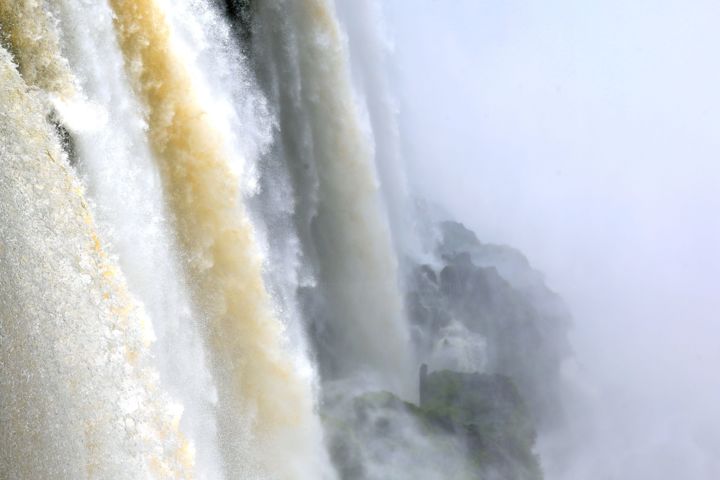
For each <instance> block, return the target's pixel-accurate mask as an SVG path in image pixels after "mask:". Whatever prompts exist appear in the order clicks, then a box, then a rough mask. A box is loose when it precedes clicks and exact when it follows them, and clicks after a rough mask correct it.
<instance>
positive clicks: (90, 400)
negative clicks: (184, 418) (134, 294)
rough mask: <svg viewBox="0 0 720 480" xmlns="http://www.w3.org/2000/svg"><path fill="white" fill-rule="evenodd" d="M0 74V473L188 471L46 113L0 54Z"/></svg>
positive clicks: (142, 319) (117, 281) (141, 322)
mask: <svg viewBox="0 0 720 480" xmlns="http://www.w3.org/2000/svg"><path fill="white" fill-rule="evenodd" d="M18 51H22V50H21V49H20V48H19V49H18ZM0 75H1V77H2V89H0V105H2V115H0V133H1V134H2V137H3V143H2V150H0V160H1V161H2V169H0V200H1V201H0V205H2V210H1V211H2V217H1V218H2V222H0V239H1V241H0V269H1V271H2V282H0V306H1V307H2V310H1V311H2V316H1V317H0V338H2V342H0V365H2V375H1V376H0V395H1V397H0V398H1V401H0V424H1V425H2V429H1V430H0V443H1V444H2V449H0V476H2V477H3V478H88V477H91V478H118V479H122V478H141V477H144V476H148V475H150V474H155V475H158V476H171V477H183V476H185V477H189V476H190V475H189V471H187V470H186V469H189V468H191V466H192V454H191V452H190V450H189V448H188V445H187V444H186V442H185V441H184V439H183V437H182V436H181V435H180V434H179V433H178V432H177V421H178V413H179V412H178V411H176V410H177V409H175V408H173V407H172V404H171V403H170V402H169V400H168V399H167V398H166V396H165V395H164V394H163V393H162V392H161V391H160V390H159V388H158V385H157V377H156V374H155V373H153V371H152V370H151V369H149V367H148V365H147V362H148V357H147V344H148V341H149V339H148V332H149V329H150V328H151V325H150V324H149V320H148V319H147V318H146V316H145V313H144V312H143V310H142V309H141V308H140V307H139V305H137V303H136V302H135V301H134V300H133V299H132V298H131V296H130V295H129V294H128V292H127V291H126V289H125V285H124V279H123V275H122V274H121V273H120V272H119V270H118V268H117V265H116V264H115V262H114V261H113V260H112V259H111V258H109V257H108V256H107V255H106V253H105V249H104V247H103V244H102V241H101V240H100V239H99V238H98V236H97V233H96V231H95V227H94V222H93V219H92V216H91V214H90V212H89V210H88V207H87V204H86V202H85V200H84V198H83V190H82V187H81V185H80V184H79V183H78V182H77V180H76V179H75V177H74V175H73V174H72V172H71V171H70V170H69V166H68V163H67V158H66V155H65V154H64V153H63V152H62V150H61V148H60V144H59V142H58V140H57V139H56V137H55V134H54V132H53V130H52V127H51V126H50V125H49V124H48V123H47V122H46V115H47V113H48V111H49V105H48V104H47V102H46V100H44V99H43V95H42V94H41V92H38V91H36V90H33V89H30V88H28V86H27V85H26V84H25V82H24V81H23V80H22V79H21V78H20V75H19V74H18V72H17V70H16V68H15V65H14V64H13V62H12V59H11V57H10V55H9V54H8V52H7V51H5V50H2V51H0ZM174 410H175V411H174Z"/></svg>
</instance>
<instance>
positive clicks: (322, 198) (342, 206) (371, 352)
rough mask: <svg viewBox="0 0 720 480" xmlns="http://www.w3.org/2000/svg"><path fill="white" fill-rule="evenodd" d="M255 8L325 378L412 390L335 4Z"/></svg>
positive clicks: (375, 185) (388, 246) (368, 143)
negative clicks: (310, 277)
mask: <svg viewBox="0 0 720 480" xmlns="http://www.w3.org/2000/svg"><path fill="white" fill-rule="evenodd" d="M256 8H257V11H256V12H255V15H256V17H257V18H258V22H257V24H256V25H255V30H254V31H253V32H252V37H253V42H254V56H255V59H256V62H258V64H259V65H258V67H257V68H258V71H259V72H260V73H259V76H260V80H261V83H262V84H263V85H264V88H265V90H266V92H267V94H268V97H269V98H270V99H271V101H272V102H273V103H274V105H275V108H276V113H277V115H278V118H279V122H280V130H281V144H280V146H279V147H278V149H277V150H276V152H275V154H276V155H278V156H280V157H282V159H283V160H282V161H283V162H285V164H286V165H287V168H288V169H289V171H290V172H291V175H292V177H293V182H294V185H295V191H296V197H295V204H296V205H297V210H296V211H297V215H296V217H295V222H296V223H297V228H298V232H299V237H300V239H301V241H302V242H303V243H304V245H305V251H304V253H305V261H306V262H307V263H309V264H310V265H313V266H314V276H315V278H316V281H317V282H318V283H319V285H320V288H319V290H320V291H322V292H324V294H323V296H322V298H314V299H312V300H311V301H309V302H308V301H306V303H310V307H309V308H308V311H309V312H310V316H311V317H314V318H315V323H314V325H313V327H312V328H313V329H314V332H315V339H316V343H317V349H318V352H319V361H320V363H321V366H322V367H324V370H325V371H326V376H327V377H328V378H329V379H342V378H345V377H347V376H348V375H357V374H359V375H363V376H366V377H369V378H370V379H371V380H370V381H371V382H379V384H380V385H383V386H384V387H385V388H390V389H393V390H395V391H400V392H402V393H404V394H406V395H408V396H412V395H413V393H412V391H413V388H412V384H413V382H412V378H413V374H412V373H411V364H412V359H411V355H410V350H409V342H408V334H407V326H406V323H405V316H404V311H403V304H402V300H401V296H400V293H399V286H398V285H399V284H398V282H399V280H398V274H397V260H396V257H395V254H394V250H393V244H392V236H391V233H390V226H389V221H388V218H387V216H386V214H385V210H384V208H383V204H382V194H381V191H380V185H379V181H378V176H377V172H376V167H375V163H374V153H375V152H374V146H373V143H372V139H371V137H370V132H369V131H367V129H364V128H363V123H362V120H361V111H360V108H359V106H358V103H357V98H356V97H355V95H354V93H353V90H352V82H351V77H350V62H349V58H348V55H347V45H346V42H345V37H344V34H343V32H342V30H341V29H340V25H339V23H338V21H337V19H336V18H335V12H334V6H333V4H332V3H331V2H328V1H325V0H303V1H297V2H295V1H280V2H270V3H261V4H259V5H258V6H257V7H256ZM318 318H322V320H318ZM379 332H382V334H381V335H378V333H379Z"/></svg>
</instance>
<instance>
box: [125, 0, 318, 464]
mask: <svg viewBox="0 0 720 480" xmlns="http://www.w3.org/2000/svg"><path fill="white" fill-rule="evenodd" d="M111 6H112V7H113V9H114V12H115V14H116V17H115V24H116V28H117V31H118V35H119V39H120V45H121V48H122V50H123V52H124V55H125V58H126V65H127V67H128V72H129V75H130V78H131V81H132V82H133V84H134V87H135V89H136V91H137V93H138V95H139V96H140V98H141V99H142V100H143V101H144V103H145V104H146V106H147V122H148V135H149V138H150V143H151V145H152V147H153V150H154V151H155V153H156V155H157V157H158V160H159V163H160V170H161V172H162V176H163V180H164V187H165V190H166V192H167V197H168V201H169V204H170V207H171V209H172V210H173V212H174V215H175V224H176V229H177V232H178V237H179V239H180V242H181V243H182V245H183V248H184V249H185V251H186V254H187V259H186V261H187V270H188V274H189V275H190V277H191V285H192V288H193V290H194V292H193V293H194V297H195V301H196V302H197V304H198V305H199V306H200V309H201V310H202V311H203V312H204V314H205V316H206V322H207V325H206V327H205V328H206V335H207V338H208V345H209V349H210V351H211V352H212V353H211V355H210V357H211V361H212V364H213V370H214V374H215V377H216V384H217V388H218V394H219V400H218V409H219V414H220V415H222V416H223V418H237V421H236V422H223V423H221V424H220V432H219V434H220V446H221V449H222V450H223V453H224V459H225V464H226V467H227V469H228V473H230V474H232V475H238V474H243V475H247V474H248V472H255V471H256V469H259V470H260V471H263V470H270V471H274V472H275V475H278V476H280V477H281V478H324V477H326V476H329V475H330V470H329V469H328V468H327V467H326V462H324V461H323V455H322V448H321V447H322V443H321V441H320V438H321V432H320V425H319V422H318V420H317V418H316V417H315V416H314V414H313V397H312V392H311V390H310V388H309V384H308V383H307V382H306V381H303V379H302V378H301V377H299V376H298V374H297V371H296V369H295V368H294V366H293V364H292V361H291V358H288V356H287V354H286V352H285V351H284V350H283V348H282V347H283V345H282V343H283V342H282V324H281V322H279V321H278V320H277V319H276V318H274V316H273V311H272V308H271V306H270V304H269V303H270V302H269V300H270V299H269V297H268V294H267V291H266V289H265V286H264V284H263V277H262V271H261V262H260V258H259V256H258V253H257V251H256V247H255V244H254V238H253V230H252V227H251V225H250V224H249V221H248V218H247V215H246V214H245V212H244V209H243V207H242V205H241V204H240V203H239V192H238V183H237V178H236V176H235V175H234V174H233V171H232V169H231V168H230V163H229V160H228V159H229V158H230V156H231V152H230V151H229V150H228V149H227V141H226V139H225V138H223V136H222V135H221V132H220V131H219V130H218V129H217V128H215V126H214V124H213V119H211V118H207V113H206V112H205V110H204V109H203V106H202V104H201V103H200V101H199V99H198V98H197V97H196V96H195V94H194V86H193V81H192V78H191V76H190V75H189V73H188V71H187V70H186V68H185V67H184V65H183V64H182V62H181V61H180V57H179V54H180V53H179V52H178V51H176V50H175V46H174V45H173V43H172V38H171V32H170V28H169V24H168V22H167V19H166V15H165V12H164V11H163V8H162V6H161V5H160V4H159V3H156V2H154V1H152V0H147V1H138V2H126V1H121V0H116V1H112V2H111ZM243 420H244V421H243ZM279 453H281V454H282V455H283V457H282V458H283V461H282V462H277V461H276V459H277V456H278V454H279ZM255 462H258V465H254V463H255Z"/></svg>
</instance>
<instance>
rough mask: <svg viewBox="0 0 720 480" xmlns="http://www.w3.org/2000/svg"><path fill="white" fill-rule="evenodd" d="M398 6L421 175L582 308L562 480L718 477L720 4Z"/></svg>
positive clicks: (424, 184)
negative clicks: (577, 399) (579, 414)
mask: <svg viewBox="0 0 720 480" xmlns="http://www.w3.org/2000/svg"><path fill="white" fill-rule="evenodd" d="M383 4H384V6H385V15H386V23H387V27H388V30H389V31H390V36H391V38H392V39H393V40H392V46H391V48H392V62H391V64H392V66H393V67H392V68H393V71H392V74H391V76H392V78H393V79H394V87H395V88H396V91H397V92H398V93H397V94H398V97H399V111H400V120H401V128H402V133H403V138H404V142H405V150H406V162H407V164H408V170H409V173H410V176H411V180H412V182H413V183H414V184H415V186H416V188H417V189H418V190H419V191H421V192H422V193H423V194H424V195H426V196H427V197H429V198H430V199H432V200H434V201H436V202H438V203H440V204H442V205H444V206H445V207H446V208H447V209H448V210H449V211H450V212H452V214H453V215H455V216H456V217H457V218H458V219H459V220H461V221H463V222H464V223H466V224H467V225H468V226H470V227H471V228H472V229H474V230H475V231H476V232H477V233H478V235H479V237H480V238H481V240H483V241H486V242H496V243H506V244H510V245H513V246H515V247H518V248H519V249H521V250H522V251H524V252H525V253H526V254H527V256H528V257H529V259H530V260H531V262H532V263H533V264H534V265H535V266H536V267H538V268H539V269H540V270H542V271H543V272H544V273H545V275H546V278H547V282H548V284H549V285H550V286H551V288H553V289H554V290H556V291H557V292H558V293H560V294H561V295H562V296H563V297H564V298H565V300H566V301H567V303H568V305H569V306H570V308H571V310H572V311H573V314H574V317H575V327H574V329H573V332H572V335H571V340H572V342H573V345H574V348H575V352H576V353H575V355H576V360H577V365H576V367H575V369H574V370H572V372H574V373H572V372H570V373H572V375H573V378H574V380H573V381H575V382H578V383H580V384H581V387H582V391H583V392H584V393H583V398H584V399H585V400H586V401H587V402H588V403H589V404H590V405H591V407H592V411H593V415H592V416H591V417H586V418H584V420H583V421H582V422H581V421H578V422H575V424H574V425H571V426H570V427H568V431H566V432H564V433H563V435H558V437H557V438H548V439H545V440H544V443H543V444H542V445H541V447H542V450H543V452H545V458H544V461H545V463H546V467H547V470H548V478H549V480H552V479H553V478H556V479H568V480H583V479H590V480H594V479H597V480H612V479H618V480H620V479H622V480H626V479H628V478H632V479H633V480H645V479H648V480H650V479H653V480H665V479H668V480H669V479H677V478H688V479H693V480H704V479H708V480H710V479H713V480H715V479H717V478H720V407H719V405H720V281H719V279H720V215H718V212H719V211H720V161H719V159H720V135H718V132H720V90H719V87H720V55H718V54H717V45H720V30H719V29H718V28H717V26H718V25H720V2H716V1H705V0H655V1H648V0H633V1H628V0H622V1H621V0H574V1H573V0H542V1H541V0H526V1H521V0H384V2H383ZM541 443H542V442H541ZM570 444H572V445H570Z"/></svg>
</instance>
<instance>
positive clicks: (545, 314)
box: [407, 222, 571, 424]
mask: <svg viewBox="0 0 720 480" xmlns="http://www.w3.org/2000/svg"><path fill="white" fill-rule="evenodd" d="M438 228H439V229H440V232H441V235H440V240H439V241H438V244H437V245H436V256H437V258H439V259H440V263H439V264H435V265H417V266H416V267H415V269H414V271H413V274H412V275H411V279H410V282H409V284H410V288H409V293H408V298H407V304H408V311H409V313H410V320H411V323H412V329H413V330H412V331H413V339H414V341H415V345H416V348H417V351H418V356H419V357H420V358H421V359H423V361H425V362H428V363H429V365H430V369H431V370H437V369H443V368H449V369H452V370H458V371H465V372H473V371H474V372H486V373H497V374H502V375H506V376H508V377H510V378H511V379H512V380H513V381H514V383H515V384H516V385H517V387H518V389H519V390H520V392H521V394H522V395H523V397H524V398H525V399H526V401H527V403H528V406H529V409H530V411H531V414H532V415H533V417H534V418H535V419H536V421H538V422H540V423H541V424H544V423H552V422H553V421H555V420H556V419H557V418H558V417H559V415H560V412H559V411H558V409H557V405H558V401H557V395H558V391H559V389H558V386H557V382H558V380H559V370H560V366H561V363H562V361H563V359H564V358H565V357H566V356H567V355H568V354H569V347H568V343H567V337H566V331H567V329H568V327H569V325H570V322H571V320H570V315H569V313H568V312H567V309H566V308H565V306H564V304H563V302H562V300H561V299H560V298H559V297H558V296H557V295H556V294H555V293H553V292H552V291H551V290H549V289H548V288H547V287H546V285H545V283H544V280H543V277H542V275H541V274H540V273H539V272H537V271H536V270H533V269H532V267H531V266H530V264H529V262H528V261H527V259H525V257H524V256H523V255H522V254H520V253H519V252H517V251H516V250H513V249H511V248H509V247H504V246H497V245H486V244H482V243H481V242H480V241H479V240H478V239H477V238H476V237H475V234H473V233H472V232H471V231H470V230H468V229H466V228H465V227H464V226H462V225H461V224H459V223H455V222H443V223H441V224H440V225H439V227H438ZM473 335H474V336H475V340H472V339H473ZM438 352H442V354H441V355H439V354H438ZM520 352H522V354H520ZM453 357H454V360H448V359H449V358H453ZM438 359H439V360H438Z"/></svg>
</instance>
